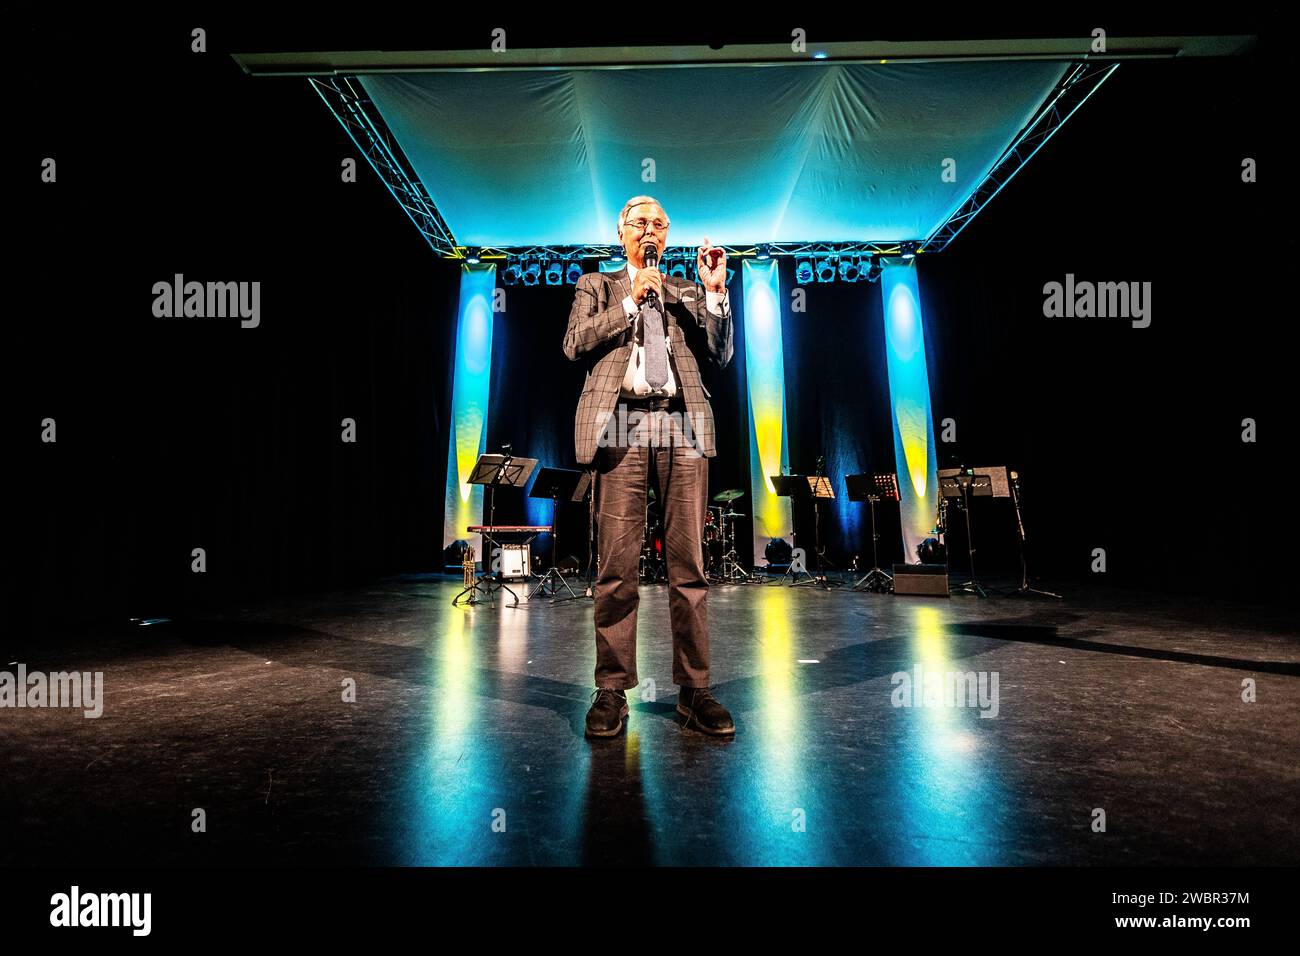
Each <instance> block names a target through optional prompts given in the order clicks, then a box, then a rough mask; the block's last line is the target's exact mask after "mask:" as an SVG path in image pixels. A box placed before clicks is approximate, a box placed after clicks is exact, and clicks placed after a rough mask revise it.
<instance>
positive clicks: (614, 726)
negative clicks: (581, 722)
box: [587, 687, 628, 737]
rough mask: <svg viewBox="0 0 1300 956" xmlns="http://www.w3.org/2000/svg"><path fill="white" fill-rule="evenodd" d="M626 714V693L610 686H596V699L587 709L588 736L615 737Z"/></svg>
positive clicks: (621, 726)
mask: <svg viewBox="0 0 1300 956" xmlns="http://www.w3.org/2000/svg"><path fill="white" fill-rule="evenodd" d="M627 715H628V707H627V694H626V693H625V692H623V691H621V690H614V689H613V688H611V687H597V688H596V700H595V702H593V703H592V705H591V709H590V710H588V711H587V736H588V737H617V736H618V734H619V733H620V732H621V731H622V729H623V718H624V717H626V716H627Z"/></svg>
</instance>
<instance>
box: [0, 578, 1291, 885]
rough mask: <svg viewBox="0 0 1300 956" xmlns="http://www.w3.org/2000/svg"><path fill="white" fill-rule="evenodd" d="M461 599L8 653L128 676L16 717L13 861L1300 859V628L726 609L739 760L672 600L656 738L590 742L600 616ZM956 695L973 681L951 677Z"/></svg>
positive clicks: (653, 657) (927, 612) (7, 844)
mask: <svg viewBox="0 0 1300 956" xmlns="http://www.w3.org/2000/svg"><path fill="white" fill-rule="evenodd" d="M458 590H459V584H458V582H456V581H453V580H452V579H445V580H444V579H441V578H436V577H435V578H411V579H401V580H394V581H389V582H385V583H383V584H379V585H375V586H372V587H369V588H365V589H361V590H357V591H354V592H348V593H341V594H334V595H324V596H319V595H318V596H314V597H304V598H297V599H294V600H286V601H280V602H276V603H268V604H264V605H259V606H255V607H248V608H243V609H238V610H236V611H231V612H229V613H226V614H223V615H219V616H214V618H213V619H211V620H209V621H205V622H190V623H181V622H172V623H164V624H157V625H153V626H152V627H145V628H140V627H136V628H133V629H131V630H130V631H121V632H117V633H107V634H106V633H103V632H96V633H85V634H82V635H74V636H72V637H70V638H68V639H67V640H64V641H63V642H61V643H60V642H54V643H51V642H50V641H48V640H46V641H43V642H42V643H41V644H39V645H35V646H33V647H23V646H19V647H15V646H13V645H12V644H11V645H10V646H9V647H7V648H6V652H7V653H6V656H5V661H6V662H8V661H14V660H21V661H22V662H23V663H24V664H25V665H26V667H27V669H28V670H29V671H36V670H41V671H45V672H53V671H60V670H71V669H77V670H81V671H103V672H104V679H105V685H106V690H105V705H104V715H103V716H102V717H101V718H99V719H86V718H84V717H83V716H81V712H80V711H71V710H66V709H23V710H11V709H4V710H0V726H2V727H3V731H4V732H3V742H2V743H0V749H2V750H3V756H4V768H5V772H4V773H3V775H2V776H0V802H2V803H3V805H4V807H5V808H6V812H5V814H4V816H5V817H6V819H7V823H8V827H7V829H8V830H9V831H10V832H8V833H6V834H5V838H4V840H3V842H0V861H2V862H4V863H6V864H13V863H24V864H27V863H55V862H57V863H61V864H68V863H83V862H84V863H94V862H102V863H114V864H130V863H153V862H163V863H197V864H202V863H212V862H235V861H239V862H253V863H259V862H265V863H294V862H298V863H320V864H347V863H383V864H414V865H426V864H432V865H439V864H470V865H479V864H483V865H499V864H510V865H534V864H536V865H554V864H558V865H575V864H587V863H633V864H636V863H653V864H739V865H769V864H781V865H805V864H824V865H840V864H850V865H856V864H868V865H875V864H889V865H986V864H992V865H1020V864H1084V865H1087V864H1116V863H1118V864H1148V863H1151V864H1154V863H1229V864H1235V863H1252V864H1259V863H1272V864H1282V863H1294V862H1295V860H1296V859H1297V858H1298V857H1300V823H1297V820H1296V817H1295V808H1296V807H1297V806H1300V771H1298V769H1297V764H1298V761H1297V755H1298V754H1300V747H1298V746H1297V745H1298V744H1300V642H1298V641H1297V638H1296V636H1295V634H1294V633H1293V632H1294V627H1293V626H1292V624H1291V623H1290V619H1291V617H1292V616H1291V615H1290V614H1289V613H1283V609H1274V610H1272V611H1269V610H1262V609H1251V608H1247V607H1233V606H1220V607H1210V606H1206V605H1201V604H1198V603H1195V602H1187V601H1178V600H1175V599H1171V598H1154V597H1149V596H1144V595H1140V594H1134V593H1116V592H1112V593H1106V592H1091V593H1089V594H1086V595H1072V596H1071V597H1070V598H1069V599H1067V600H1065V601H1063V602H1047V601H1027V600H1017V599H1011V598H992V599H989V600H987V601H977V600H975V599H973V598H953V599H951V600H942V599H920V598H898V597H885V596H878V595H871V594H854V593H843V592H824V591H819V590H811V589H807V588H789V587H782V586H771V585H769V586H763V587H753V586H750V587H745V586H740V587H715V588H714V589H713V591H712V592H711V594H710V615H711V619H712V633H713V638H712V640H713V656H714V662H713V681H714V685H715V693H716V694H717V696H718V698H719V699H720V700H721V701H722V702H723V703H724V704H725V705H727V706H728V707H729V708H730V709H731V711H732V713H733V715H734V716H735V720H736V723H737V727H738V733H737V735H736V737H735V738H734V739H733V740H730V741H727V740H717V739H712V738H708V737H705V736H703V735H701V734H699V733H697V732H694V731H690V730H686V729H684V728H683V727H682V726H681V724H680V721H679V719H678V718H677V717H676V715H675V712H674V706H673V705H674V702H675V696H676V688H675V687H674V686H673V685H672V684H671V682H670V681H671V670H670V638H669V633H668V608H667V592H666V590H665V589H664V588H663V586H643V588H642V605H641V608H642V610H641V618H640V635H641V636H640V662H639V669H640V673H641V676H642V682H643V683H642V687H641V688H638V691H637V692H633V694H632V695H631V703H632V714H631V719H630V726H629V729H628V731H627V732H626V733H625V734H624V735H623V736H621V737H619V738H617V739H613V740H607V741H599V742H591V741H588V740H586V739H584V737H583V735H582V728H583V717H584V714H585V712H586V709H587V707H588V704H589V701H590V693H591V674H592V667H593V662H594V647H593V639H592V618H591V614H592V612H591V605H590V602H588V601H581V602H575V603H573V604H569V605H559V606H554V607H552V606H549V605H547V604H545V603H539V604H537V605H534V606H528V607H520V608H517V609H508V608H501V607H498V608H496V609H489V608H487V607H486V606H479V607H475V608H471V609H459V608H453V607H452V606H451V599H452V596H453V595H454V594H455V593H456V592H457V591H458ZM20 655H21V656H20ZM918 669H919V670H918ZM7 670H9V671H14V670H15V667H14V666H12V665H8V666H7ZM901 672H907V673H908V674H909V679H910V680H913V681H914V682H915V681H916V680H917V679H918V678H919V684H917V686H916V687H912V688H909V687H908V686H907V685H906V684H904V683H903V681H902V679H901V678H898V677H895V676H894V675H896V674H899V673H901ZM950 673H955V674H959V675H964V674H970V675H973V676H972V677H971V678H969V680H970V681H971V683H969V684H967V683H964V682H963V683H960V684H949V685H943V684H942V683H940V684H935V683H933V682H934V681H935V680H936V679H937V680H939V681H940V682H942V681H943V680H944V678H945V675H948V674H950ZM927 675H930V676H927ZM995 678H996V684H994V683H993V681H994V679H995ZM1247 679H1249V681H1253V687H1254V701H1253V702H1246V701H1244V700H1243V681H1247ZM349 680H351V681H355V687H356V692H355V697H356V699H355V702H345V701H344V699H343V698H344V694H345V690H346V686H345V685H346V684H347V682H348V681H349ZM651 680H653V681H655V685H654V687H653V688H652V687H651V685H650V681H651ZM964 680H965V679H963V681H964ZM1248 684H1249V682H1248ZM945 686H946V688H947V689H948V690H949V691H951V693H952V696H947V695H946V694H945V692H944V691H945ZM957 691H960V694H958V693H957ZM638 692H639V693H638ZM904 702H906V703H907V704H909V705H911V706H897V705H899V704H901V703H904ZM197 809H201V810H202V812H203V816H204V818H205V820H206V832H202V833H195V832H193V830H192V820H193V819H194V818H195V811H196V810H197ZM1100 811H1104V825H1105V829H1104V832H1098V827H1099V825H1100V823H1101V820H1102V817H1101V816H1099V812H1100Z"/></svg>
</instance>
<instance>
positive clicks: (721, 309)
mask: <svg viewBox="0 0 1300 956" xmlns="http://www.w3.org/2000/svg"><path fill="white" fill-rule="evenodd" d="M668 225H669V220H668V216H667V214H666V213H665V212H664V210H663V207H661V206H660V205H659V203H658V202H657V201H656V200H655V199H654V198H653V197H650V196H635V197H633V198H632V199H630V200H628V202H627V204H626V205H624V207H623V209H622V211H621V212H620V213H619V217H618V224H617V229H618V237H619V241H620V242H621V243H622V244H623V250H624V252H625V254H626V256H627V266H626V268H623V269H619V270H618V271H616V272H608V273H601V272H590V273H587V274H585V275H583V276H582V278H581V279H579V280H578V284H577V287H576V289H575V291H574V299H573V309H572V310H571V311H570V313H569V326H568V328H567V330H566V331H565V333H564V354H565V356H566V357H568V358H569V359H570V360H571V361H581V362H584V363H585V364H586V367H587V379H586V383H585V384H584V386H583V389H582V394H581V396H580V397H579V398H578V411H577V417H576V419H575V422H574V445H575V450H576V453H577V459H578V463H579V464H581V465H587V466H590V467H591V468H592V470H593V472H594V476H593V477H594V479H595V485H594V491H593V494H594V495H595V502H596V533H597V553H598V555H599V559H600V570H599V575H598V577H597V580H596V602H595V624H596V691H595V699H594V702H593V704H592V706H591V709H590V710H589V711H588V713H587V727H586V732H587V735H588V736H591V737H613V736H616V735H617V734H618V733H620V732H621V731H622V729H623V726H624V718H625V717H626V716H627V715H628V712H629V709H628V706H627V695H626V691H627V690H628V689H629V688H632V687H635V686H637V683H638V680H639V678H638V676H637V670H636V619H637V607H638V604H639V591H638V579H639V560H640V554H641V547H642V543H643V537H644V523H645V508H646V489H647V486H648V483H649V482H650V481H651V480H654V481H655V482H656V489H657V493H658V498H659V501H660V502H661V503H662V513H663V521H664V539H665V550H666V551H667V559H668V589H669V596H668V605H669V616H670V619H671V621H672V634H673V682H674V683H676V684H677V685H678V686H679V687H680V688H681V690H680V692H679V694H678V701H677V711H678V713H680V714H681V715H682V716H683V717H684V718H685V719H686V723H687V726H691V727H694V728H696V729H698V730H701V731H704V732H705V733H710V734H715V735H719V736H730V735H733V734H734V733H735V729H736V728H735V724H734V723H733V721H732V719H731V715H730V714H729V713H728V712H727V710H726V708H725V707H723V706H722V704H720V703H719V702H718V700H717V698H715V697H714V696H713V694H712V693H711V692H710V690H709V621H708V592H709V581H708V577H707V576H706V575H705V570H704V554H703V537H704V516H705V511H706V509H707V507H708V474H709V473H708V459H709V458H712V457H714V456H716V455H717V447H716V431H715V427H714V422H713V408H712V406H711V405H710V404H709V398H710V395H709V392H708V390H707V389H706V388H705V387H704V383H703V382H702V381H701V380H700V368H699V364H698V363H699V361H701V360H707V361H712V362H714V363H716V364H717V365H718V367H719V368H723V367H725V366H726V365H727V364H728V363H729V362H730V361H731V357H732V351H733V344H732V324H731V307H730V304H729V302H728V298H727V288H726V277H727V256H726V252H725V251H724V250H722V249H720V248H717V247H715V246H711V245H710V244H709V240H708V237H707V236H706V237H705V239H704V244H703V245H702V246H701V247H700V249H699V253H698V255H697V257H696V268H697V271H698V274H699V280H698V281H689V280H687V279H681V278H676V277H673V276H666V275H664V274H663V273H661V272H660V271H659V269H657V268H647V267H646V262H645V253H646V252H647V251H648V249H647V247H653V249H654V251H655V254H656V255H657V256H658V255H662V254H663V251H664V248H665V247H666V245H667V240H668Z"/></svg>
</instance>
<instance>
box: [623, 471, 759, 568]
mask: <svg viewBox="0 0 1300 956" xmlns="http://www.w3.org/2000/svg"><path fill="white" fill-rule="evenodd" d="M744 495H745V492H743V491H741V490H740V489H739V488H729V489H728V490H726V491H721V492H719V493H718V494H716V495H714V496H713V501H714V503H713V504H710V505H709V506H708V507H707V508H706V509H705V512H704V534H703V537H702V540H701V541H700V547H701V549H702V550H703V555H704V570H705V574H706V575H707V576H708V579H709V582H710V583H711V584H739V583H749V582H751V581H754V580H756V579H755V577H754V576H753V575H752V574H750V572H748V571H747V570H745V568H744V567H743V566H742V565H741V563H740V555H739V554H737V553H736V519H737V518H744V517H746V515H745V513H744V512H741V511H733V510H732V508H731V505H732V502H734V501H736V500H737V499H739V498H743V497H744ZM660 514H661V513H660V509H659V506H658V502H657V501H656V496H655V490H654V488H651V489H650V493H649V496H648V497H647V499H646V511H645V535H644V538H643V544H642V546H641V563H640V576H641V580H642V581H647V582H655V581H667V580H668V566H667V561H666V557H667V555H666V554H665V551H664V529H663V522H662V520H661V517H660Z"/></svg>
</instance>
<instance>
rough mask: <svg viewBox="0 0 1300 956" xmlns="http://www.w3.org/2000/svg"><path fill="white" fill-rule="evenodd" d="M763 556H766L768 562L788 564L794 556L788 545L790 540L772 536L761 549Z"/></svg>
mask: <svg viewBox="0 0 1300 956" xmlns="http://www.w3.org/2000/svg"><path fill="white" fill-rule="evenodd" d="M763 557H765V558H767V563H768V564H775V565H778V566H782V567H784V566H786V565H789V563H790V560H791V559H792V558H793V557H794V550H793V549H792V548H791V547H790V542H788V541H786V540H785V539H784V538H773V539H772V540H770V541H769V542H768V543H767V547H765V548H764V549H763Z"/></svg>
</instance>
